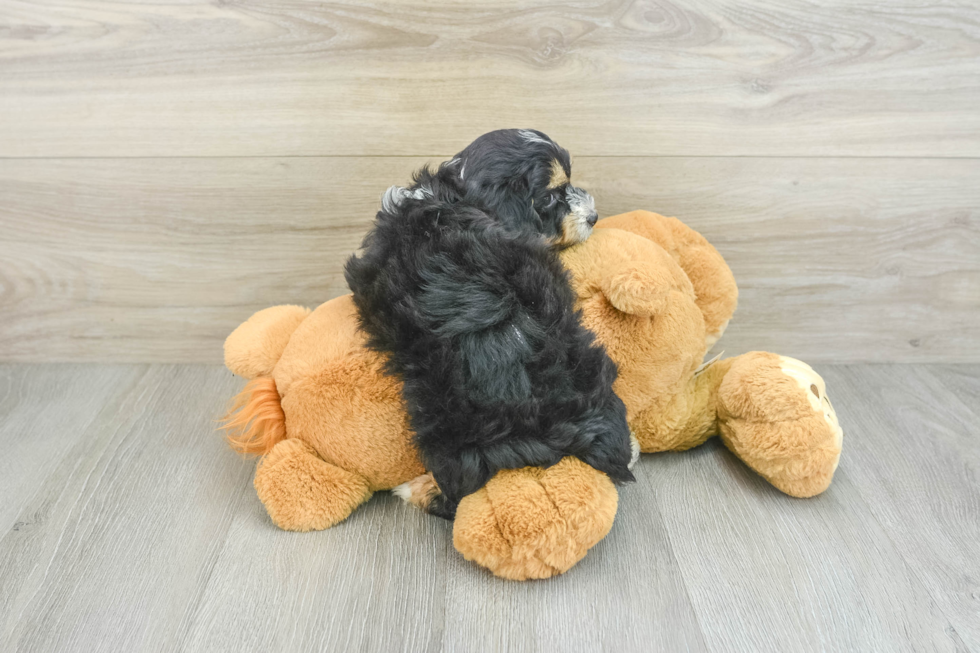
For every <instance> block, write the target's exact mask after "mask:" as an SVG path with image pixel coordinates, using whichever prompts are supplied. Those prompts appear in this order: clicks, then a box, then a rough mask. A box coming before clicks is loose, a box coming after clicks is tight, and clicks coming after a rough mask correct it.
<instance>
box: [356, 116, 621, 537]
mask: <svg viewBox="0 0 980 653" xmlns="http://www.w3.org/2000/svg"><path fill="white" fill-rule="evenodd" d="M570 176H571V160H570V158H569V155H568V152H566V151H565V150H564V149H562V148H561V147H559V146H558V145H557V144H555V143H554V142H553V141H552V140H551V139H550V138H548V137H547V136H546V135H544V134H542V133H541V132H539V131H533V130H516V129H506V130H500V131H494V132H490V133H488V134H484V135H483V136H481V137H480V138H478V139H477V140H476V141H474V142H473V143H472V144H471V145H469V146H468V147H467V148H466V149H464V150H463V151H462V152H460V153H459V154H457V155H456V156H455V157H454V158H453V159H452V160H450V161H448V162H446V163H443V164H442V165H440V166H439V168H438V170H436V171H434V172H433V171H431V170H429V169H428V168H423V169H422V170H419V171H418V172H417V173H416V174H415V177H414V183H413V184H412V186H411V187H409V188H407V189H405V188H397V187H392V188H391V189H389V190H388V192H387V193H386V194H385V196H384V198H383V202H382V209H381V211H380V212H379V213H378V214H377V219H376V222H375V225H374V228H373V229H372V231H371V232H370V233H369V234H368V235H367V236H366V238H365V239H364V243H363V246H362V253H361V254H360V255H354V256H352V257H351V258H350V259H349V260H348V261H347V265H346V270H345V272H346V277H347V282H348V284H349V285H350V289H351V291H352V292H353V294H354V303H355V305H356V307H357V311H358V317H359V320H360V325H361V328H362V329H363V331H364V332H365V333H366V334H367V336H368V346H369V347H371V348H373V349H375V350H377V351H379V352H383V353H384V354H387V356H388V370H387V371H388V373H390V374H393V375H396V376H398V377H399V378H401V379H402V381H403V383H404V398H405V403H406V408H407V410H408V414H409V419H410V423H411V426H412V429H413V430H414V431H415V442H416V445H417V447H418V450H419V454H420V456H421V459H422V462H423V463H424V464H425V466H426V469H428V470H429V471H430V473H431V474H432V476H433V478H434V480H435V484H436V485H437V487H433V486H432V484H431V483H429V484H424V483H423V484H422V485H420V486H419V488H417V489H418V490H419V492H418V494H421V497H420V498H417V500H416V501H415V502H416V503H420V504H422V505H423V507H424V508H426V510H427V511H428V512H430V513H432V514H436V515H438V516H440V517H444V518H447V519H452V518H453V517H454V516H455V513H456V506H457V505H458V503H459V501H460V500H461V499H462V498H463V497H464V496H466V495H468V494H471V493H473V492H475V491H476V490H478V489H480V488H481V487H482V486H483V485H484V484H485V483H486V482H487V481H488V480H489V479H490V478H491V477H492V476H493V475H494V474H496V472H497V471H499V470H501V469H509V468H519V467H526V466H541V467H549V466H551V465H553V464H555V463H557V462H558V461H559V460H560V459H561V458H562V457H564V456H568V455H572V456H577V457H578V458H580V459H581V460H583V461H584V462H586V463H588V464H589V465H591V466H592V467H594V468H596V469H598V470H600V471H602V472H605V473H606V474H608V475H609V477H610V478H611V479H613V480H614V481H616V482H626V481H632V480H633V475H632V473H631V472H630V471H629V469H628V465H629V463H630V457H631V450H630V433H629V428H628V427H627V425H626V409H625V407H624V405H623V403H622V401H620V399H619V398H618V397H617V396H616V395H615V394H614V393H613V391H612V384H613V381H614V380H615V378H616V367H615V364H614V363H613V362H612V361H611V360H610V359H609V357H608V356H607V355H606V353H605V350H604V349H603V348H602V347H601V345H599V344H597V343H596V342H595V341H594V339H593V336H592V334H591V333H590V332H589V331H588V330H587V329H585V328H584V327H583V326H582V325H581V324H580V321H579V315H578V314H577V313H576V311H575V310H574V302H575V294H574V292H573V291H572V289H571V286H570V284H569V279H568V276H567V273H566V271H565V270H564V268H563V267H562V264H561V262H560V260H559V258H558V255H557V252H558V250H559V249H561V248H563V247H566V246H569V245H573V244H575V243H577V242H580V241H582V240H584V239H586V238H588V236H589V235H590V234H591V232H592V227H593V225H594V224H595V222H596V219H597V215H596V212H595V203H594V201H593V199H592V196H591V195H589V194H588V193H586V192H585V191H584V190H582V189H580V188H576V187H575V186H573V185H572V184H571V181H570ZM423 486H424V487H423ZM404 491H407V492H411V488H409V489H407V490H404Z"/></svg>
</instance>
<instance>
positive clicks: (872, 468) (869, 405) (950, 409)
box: [825, 365, 980, 651]
mask: <svg viewBox="0 0 980 653" xmlns="http://www.w3.org/2000/svg"><path fill="white" fill-rule="evenodd" d="M826 372H827V373H826V374H825V377H826V381H827V388H828V393H833V394H832V400H833V401H834V405H835V406H836V405H838V404H839V403H840V401H838V398H839V397H847V398H848V400H846V401H845V402H844V406H843V407H838V417H839V418H840V421H841V424H842V425H845V445H844V446H845V451H846V454H845V455H846V456H847V459H846V463H847V471H848V478H849V479H850V480H851V481H852V483H853V486H854V488H855V489H856V490H857V493H858V494H859V495H860V496H861V497H862V498H863V500H864V501H865V502H866V503H867V504H868V505H869V506H871V507H872V508H873V511H874V518H875V520H876V521H877V522H878V523H879V524H880V525H881V527H882V528H883V529H884V530H885V532H887V534H888V540H889V541H890V543H891V545H893V546H894V547H895V549H897V550H898V551H899V552H900V553H901V555H902V558H903V559H904V560H905V562H906V563H907V564H908V566H909V568H910V569H911V570H912V571H913V572H914V574H915V578H916V580H917V581H918V582H919V583H921V584H922V585H923V586H924V587H925V588H927V590H928V591H929V594H930V596H931V597H932V599H933V601H934V602H935V604H936V606H937V607H938V608H939V609H940V610H941V611H942V613H943V615H944V616H945V617H946V618H947V619H948V620H949V622H950V626H949V628H948V629H947V636H948V637H949V638H950V639H951V640H952V641H954V642H957V643H959V647H960V650H964V649H965V650H972V651H977V650H980V555H978V551H980V546H978V543H980V411H978V410H977V406H978V404H977V403H976V402H975V401H969V402H968V401H964V394H961V393H960V392H958V390H962V391H963V392H964V393H965V395H966V396H969V395H970V394H975V393H976V392H977V390H978V388H980V367H978V366H975V365H974V366H955V367H954V366H946V367H943V366H927V367H912V368H909V367H906V366H895V365H881V366H847V367H831V368H829V369H827V370H826ZM831 388H833V389H831ZM951 388H952V390H951ZM852 398H853V400H851V399H852ZM842 465H843V463H842ZM834 482H835V484H836V483H837V481H836V479H835V481H834ZM836 489H837V490H838V491H840V490H842V488H841V487H840V486H838V487H837V488H836Z"/></svg>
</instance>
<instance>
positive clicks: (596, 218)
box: [586, 211, 599, 227]
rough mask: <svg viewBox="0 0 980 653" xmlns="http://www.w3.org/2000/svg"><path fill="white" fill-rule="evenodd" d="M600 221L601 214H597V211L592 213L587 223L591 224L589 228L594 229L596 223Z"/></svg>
mask: <svg viewBox="0 0 980 653" xmlns="http://www.w3.org/2000/svg"><path fill="white" fill-rule="evenodd" d="M598 221H599V214H598V213H596V212H595V211H593V212H592V213H590V214H589V219H588V220H586V222H588V223H589V226H590V227H594V226H595V223H596V222H598Z"/></svg>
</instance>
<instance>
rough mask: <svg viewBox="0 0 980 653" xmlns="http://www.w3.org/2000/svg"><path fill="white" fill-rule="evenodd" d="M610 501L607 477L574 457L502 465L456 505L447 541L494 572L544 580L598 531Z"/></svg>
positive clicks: (614, 498) (605, 528)
mask: <svg viewBox="0 0 980 653" xmlns="http://www.w3.org/2000/svg"><path fill="white" fill-rule="evenodd" d="M618 500H619V497H618V495H617V494H616V488H615V487H614V486H613V484H612V481H610V480H609V477H608V476H606V475H605V474H603V473H602V472H599V471H596V470H595V469H593V468H592V467H590V466H588V465H586V464H585V463H583V462H582V461H581V460H579V459H578V458H573V457H567V458H563V459H562V460H561V461H560V462H558V464H556V465H554V466H552V467H549V468H547V469H542V468H540V467H525V468H523V469H510V470H504V471H501V472H498V473H497V475H496V476H494V477H493V478H492V479H490V481H489V482H488V483H487V484H486V485H485V486H484V487H483V488H481V489H480V490H478V491H477V492H475V493H474V494H470V495H468V496H466V497H464V498H463V500H462V501H461V502H460V504H459V508H458V509H457V511H456V521H455V523H454V525H453V544H455V546H456V550H458V551H459V552H460V553H461V554H463V557H464V558H466V559H467V560H472V561H473V562H476V563H477V564H479V565H481V566H483V567H486V568H487V569H489V570H490V571H491V572H493V573H494V574H496V575H497V576H501V577H503V578H509V579H512V580H527V579H529V578H549V577H551V576H554V575H556V574H561V573H564V572H565V571H568V570H569V569H570V568H571V567H572V566H573V565H574V564H575V563H577V562H578V561H579V560H581V559H582V558H583V557H584V556H585V554H586V553H587V552H588V550H589V549H590V548H592V547H593V546H594V545H595V544H597V543H598V542H599V541H600V540H601V539H602V538H603V537H605V536H606V534H607V533H608V532H609V529H610V528H612V524H613V519H614V518H615V516H616V505H617V502H618Z"/></svg>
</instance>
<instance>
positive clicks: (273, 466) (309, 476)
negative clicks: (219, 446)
mask: <svg viewBox="0 0 980 653" xmlns="http://www.w3.org/2000/svg"><path fill="white" fill-rule="evenodd" d="M254 485H255V490H256V492H258V495H259V499H260V500H261V501H262V503H263V505H265V509H266V511H268V513H269V517H270V518H272V522H273V523H274V524H275V525H276V526H278V527H279V528H281V529H283V530H287V531H319V530H323V529H325V528H330V527H331V526H333V525H334V524H336V523H338V522H341V521H343V520H344V519H346V518H347V517H348V515H350V514H351V513H352V512H353V511H354V509H355V508H357V507H358V506H359V505H361V504H362V503H364V502H365V501H367V500H368V499H369V498H370V497H371V491H370V489H369V488H368V483H367V481H366V480H365V479H364V478H363V477H362V476H360V475H358V474H355V473H353V472H349V471H347V470H346V469H341V468H340V467H336V466H335V465H331V464H330V463H327V462H325V461H324V460H323V459H322V458H320V457H319V456H318V455H317V454H316V451H315V450H314V449H313V447H311V446H310V445H309V444H308V443H306V442H304V441H302V440H297V439H287V440H283V441H281V442H279V443H278V444H276V446H274V447H273V448H272V450H271V451H270V452H269V453H268V454H267V455H266V456H265V457H264V458H263V459H262V460H261V461H260V462H259V466H258V469H257V470H256V471H255V481H254Z"/></svg>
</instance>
